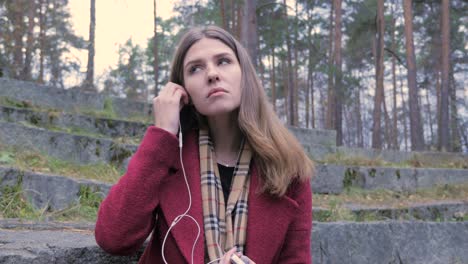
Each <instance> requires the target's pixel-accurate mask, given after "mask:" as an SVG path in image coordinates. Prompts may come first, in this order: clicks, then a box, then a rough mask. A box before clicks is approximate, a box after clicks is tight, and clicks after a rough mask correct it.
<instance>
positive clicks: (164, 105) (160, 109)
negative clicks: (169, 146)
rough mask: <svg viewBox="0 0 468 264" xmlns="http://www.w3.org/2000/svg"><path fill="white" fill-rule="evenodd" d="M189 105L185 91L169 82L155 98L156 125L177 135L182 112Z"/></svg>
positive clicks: (154, 113)
mask: <svg viewBox="0 0 468 264" xmlns="http://www.w3.org/2000/svg"><path fill="white" fill-rule="evenodd" d="M188 103H189V96H188V94H187V93H186V92H185V89H184V88H183V87H182V86H180V85H178V84H175V83H173V82H168V83H167V84H166V85H165V86H164V87H163V88H162V89H161V91H160V92H159V94H158V96H157V97H155V98H153V116H154V125H155V126H157V127H159V128H162V129H164V130H167V131H169V132H171V133H172V134H174V135H177V131H178V130H179V118H180V110H181V109H182V107H183V106H184V105H185V104H188Z"/></svg>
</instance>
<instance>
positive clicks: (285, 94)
mask: <svg viewBox="0 0 468 264" xmlns="http://www.w3.org/2000/svg"><path fill="white" fill-rule="evenodd" d="M281 71H282V73H283V98H284V109H283V110H284V114H285V115H286V122H287V123H288V120H289V115H288V114H289V110H288V109H289V98H288V95H289V89H288V81H289V80H288V66H287V63H286V62H284V61H283V63H281ZM288 124H289V123H288Z"/></svg>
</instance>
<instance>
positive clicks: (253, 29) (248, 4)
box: [241, 0, 258, 67]
mask: <svg viewBox="0 0 468 264" xmlns="http://www.w3.org/2000/svg"><path fill="white" fill-rule="evenodd" d="M256 7H257V0H249V1H245V2H244V16H243V18H242V30H241V32H242V35H241V42H242V44H244V46H245V47H246V48H247V51H248V52H249V55H250V58H251V60H252V63H253V65H254V66H255V67H256V66H257V40H258V36H257V12H256Z"/></svg>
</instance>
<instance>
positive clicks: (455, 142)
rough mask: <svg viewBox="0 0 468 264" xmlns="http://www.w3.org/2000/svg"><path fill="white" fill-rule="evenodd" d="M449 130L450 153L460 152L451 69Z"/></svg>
mask: <svg viewBox="0 0 468 264" xmlns="http://www.w3.org/2000/svg"><path fill="white" fill-rule="evenodd" d="M450 82H451V85H450V90H449V93H450V130H451V133H450V134H451V137H450V138H451V140H450V151H452V152H461V151H462V147H461V139H460V133H459V129H458V127H459V123H458V110H457V86H456V82H455V77H454V76H453V69H452V67H450Z"/></svg>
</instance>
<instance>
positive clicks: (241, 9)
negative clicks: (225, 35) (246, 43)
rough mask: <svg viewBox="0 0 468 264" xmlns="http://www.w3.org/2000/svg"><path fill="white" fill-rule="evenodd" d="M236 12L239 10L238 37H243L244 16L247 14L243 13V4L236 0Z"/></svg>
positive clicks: (237, 19)
mask: <svg viewBox="0 0 468 264" xmlns="http://www.w3.org/2000/svg"><path fill="white" fill-rule="evenodd" d="M244 5H245V3H244ZM236 12H237V18H236V36H237V39H241V36H242V33H241V32H242V18H243V17H244V15H245V14H243V8H242V4H241V3H239V2H237V1H236Z"/></svg>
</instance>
